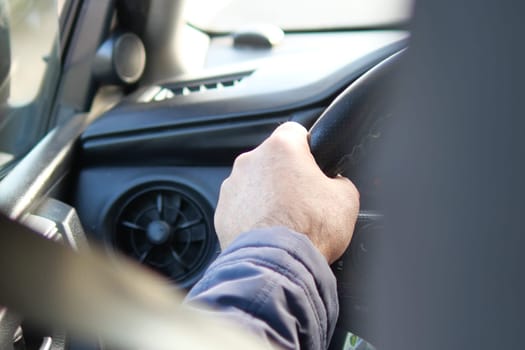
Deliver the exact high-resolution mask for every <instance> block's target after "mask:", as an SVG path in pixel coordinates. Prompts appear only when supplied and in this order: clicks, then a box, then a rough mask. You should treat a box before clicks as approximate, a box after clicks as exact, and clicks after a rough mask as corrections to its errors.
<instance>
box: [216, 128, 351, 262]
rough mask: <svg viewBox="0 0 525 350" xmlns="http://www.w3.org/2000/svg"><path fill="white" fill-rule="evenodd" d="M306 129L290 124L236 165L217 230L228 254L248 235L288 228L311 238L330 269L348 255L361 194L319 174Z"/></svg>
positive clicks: (343, 182) (225, 187)
mask: <svg viewBox="0 0 525 350" xmlns="http://www.w3.org/2000/svg"><path fill="white" fill-rule="evenodd" d="M307 136H308V132H307V130H306V129H305V128H304V127H303V126H301V125H300V124H297V123H294V122H288V123H285V124H282V125H281V126H279V127H278V128H277V129H276V130H275V131H274V132H273V133H272V135H271V136H270V137H269V138H267V139H266V140H265V141H264V142H263V143H262V144H261V145H259V146H258V147H257V148H255V149H254V150H252V151H250V152H247V153H243V154H241V155H240V156H239V157H237V159H236V160H235V163H234V165H233V169H232V172H231V174H230V176H229V177H228V178H227V179H226V180H224V182H223V184H222V186H221V191H220V196H219V202H218V204H217V210H216V212H215V229H216V231H217V235H218V237H219V242H220V245H221V248H222V249H225V248H226V247H227V246H228V245H229V244H230V243H231V242H233V240H235V238H236V237H237V236H238V235H240V234H241V233H243V232H248V231H250V230H253V229H257V228H265V227H274V226H285V227H288V228H290V229H292V230H294V231H296V232H300V233H303V234H305V235H306V236H307V237H308V238H309V239H310V240H311V241H312V243H313V244H314V246H315V247H317V249H318V250H319V251H320V252H321V254H323V255H324V256H325V257H326V260H327V261H328V262H329V263H333V262H334V261H335V260H337V259H338V258H339V257H340V256H341V255H342V254H343V253H344V251H345V250H346V248H347V247H348V244H349V243H350V240H351V239H352V234H353V231H354V227H355V223H356V220H357V214H358V212H359V192H358V191H357V189H356V187H355V186H354V184H353V183H352V182H351V181H350V180H348V179H347V178H344V177H341V176H339V177H336V178H329V177H326V176H325V175H324V173H323V172H322V171H321V169H319V167H318V166H317V163H316V162H315V160H314V158H313V156H312V154H311V153H310V148H309V146H308V140H307Z"/></svg>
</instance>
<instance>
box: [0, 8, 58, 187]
mask: <svg viewBox="0 0 525 350" xmlns="http://www.w3.org/2000/svg"><path fill="white" fill-rule="evenodd" d="M59 3H61V2H59ZM57 18H58V11H57V3H56V2H55V0H0V27H1V28H0V29H1V30H0V47H1V48H2V50H1V52H0V66H1V67H4V68H5V69H3V70H2V72H0V83H1V85H0V87H1V91H0V169H1V168H2V167H4V166H5V165H9V164H10V163H12V161H14V160H16V159H17V158H19V157H20V156H22V155H23V154H25V153H26V152H27V151H28V150H29V149H30V148H31V147H32V146H33V145H34V144H35V143H36V142H37V141H38V139H39V138H41V137H42V136H43V135H44V134H45V132H46V128H47V122H48V119H47V118H48V116H49V114H50V110H51V107H52V98H51V97H52V95H53V94H54V91H55V87H56V86H55V84H56V82H57V81H58V74H59V59H58V48H57V46H56V42H57V38H58V20H57ZM3 173H5V172H2V171H0V178H1V177H2V174H3Z"/></svg>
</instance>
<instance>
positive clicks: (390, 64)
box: [309, 51, 403, 177]
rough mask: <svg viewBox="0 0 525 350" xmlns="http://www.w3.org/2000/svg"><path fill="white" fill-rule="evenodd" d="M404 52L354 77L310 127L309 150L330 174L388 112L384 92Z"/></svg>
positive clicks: (333, 175) (321, 166) (333, 173)
mask: <svg viewBox="0 0 525 350" xmlns="http://www.w3.org/2000/svg"><path fill="white" fill-rule="evenodd" d="M402 52H403V51H401V52H398V53H396V54H394V55H392V56H390V57H388V58H386V59H385V60H383V61H382V62H381V63H379V64H378V65H376V66H375V67H374V68H372V69H371V70H369V71H368V72H366V73H365V74H363V75H362V76H361V77H359V78H358V79H357V80H356V81H354V82H353V83H352V84H351V85H350V86H349V87H348V88H346V89H345V90H344V91H343V92H342V93H341V94H340V95H339V96H338V97H337V98H336V99H335V100H334V101H333V102H332V103H331V104H330V106H328V108H327V109H326V110H325V111H324V112H323V114H322V115H321V116H320V117H319V119H317V121H316V122H315V123H314V125H313V126H312V127H311V128H310V131H309V142H310V150H311V152H312V154H313V156H314V158H315V160H316V161H317V164H318V165H319V167H320V168H321V170H323V172H324V173H325V174H326V175H327V176H329V177H335V176H336V175H337V174H339V173H341V172H342V170H343V168H344V166H345V165H346V164H347V163H348V162H349V161H352V158H353V153H354V150H355V148H356V147H357V146H358V145H359V144H360V143H361V140H362V139H363V138H364V137H366V135H368V133H369V132H370V130H371V128H372V127H373V125H374V124H375V123H376V122H377V121H378V120H379V119H380V118H382V117H384V116H385V115H386V114H387V113H388V112H387V104H388V103H387V101H386V98H384V96H385V95H386V91H387V90H388V89H389V82H390V81H392V74H393V73H394V71H395V68H396V67H397V66H398V65H399V64H398V61H399V60H400V59H401V57H402Z"/></svg>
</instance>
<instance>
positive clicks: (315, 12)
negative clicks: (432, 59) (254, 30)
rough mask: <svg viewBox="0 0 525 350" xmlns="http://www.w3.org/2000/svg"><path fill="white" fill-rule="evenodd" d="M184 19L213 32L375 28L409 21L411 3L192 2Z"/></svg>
mask: <svg viewBox="0 0 525 350" xmlns="http://www.w3.org/2000/svg"><path fill="white" fill-rule="evenodd" d="M185 6H186V9H185V18H186V20H187V21H188V22H189V23H191V24H193V25H194V26H196V27H198V28H201V29H203V30H206V31H210V32H231V31H234V30H236V29H239V28H242V27H245V26H247V25H253V24H273V25H276V26H279V27H281V28H282V29H284V30H288V31H290V30H316V29H338V28H375V27H386V26H390V25H398V24H401V23H404V22H406V21H407V20H408V18H409V16H410V13H411V8H412V0H366V1H357V0H322V1H321V0H266V1H256V0H190V1H187V2H186V5H185Z"/></svg>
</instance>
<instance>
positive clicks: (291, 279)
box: [187, 227, 339, 350]
mask: <svg viewBox="0 0 525 350" xmlns="http://www.w3.org/2000/svg"><path fill="white" fill-rule="evenodd" d="M187 300H188V301H190V302H198V303H201V304H204V305H207V306H208V307H211V308H212V310H214V311H213V312H214V313H218V314H220V315H221V316H224V317H227V318H229V319H233V320H234V321H235V322H237V323H239V324H241V325H242V326H245V327H247V328H249V329H250V330H251V331H252V332H254V333H255V334H256V335H258V336H259V337H261V338H262V339H264V340H266V341H268V343H274V344H276V345H278V346H280V347H282V348H283V349H316V350H318V349H326V348H327V347H328V344H329V341H330V338H331V336H332V333H333V330H334V327H335V322H336V320H337V315H338V311H339V306H338V302H337V291H336V281H335V277H334V275H333V273H332V271H331V270H330V267H329V266H328V263H327V262H326V259H325V258H324V257H323V256H322V255H321V253H320V252H319V251H318V250H317V249H316V248H315V247H314V246H313V244H312V243H311V242H310V240H309V239H308V238H307V237H306V236H305V235H303V234H300V233H297V232H294V231H291V230H289V229H287V228H284V227H274V228H268V229H258V230H254V231H251V232H247V233H244V234H242V235H241V236H239V237H238V238H237V239H236V240H235V241H234V242H233V243H232V244H231V245H230V246H229V247H228V248H227V249H226V250H225V251H224V252H223V253H222V254H221V255H220V256H219V257H218V258H217V260H216V261H215V262H214V263H213V264H212V265H211V266H210V267H209V268H208V270H207V271H206V273H205V274H204V276H203V278H202V279H201V280H200V281H199V282H198V283H197V284H196V285H195V286H194V287H193V288H192V290H191V291H190V293H189V294H188V296H187Z"/></svg>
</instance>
